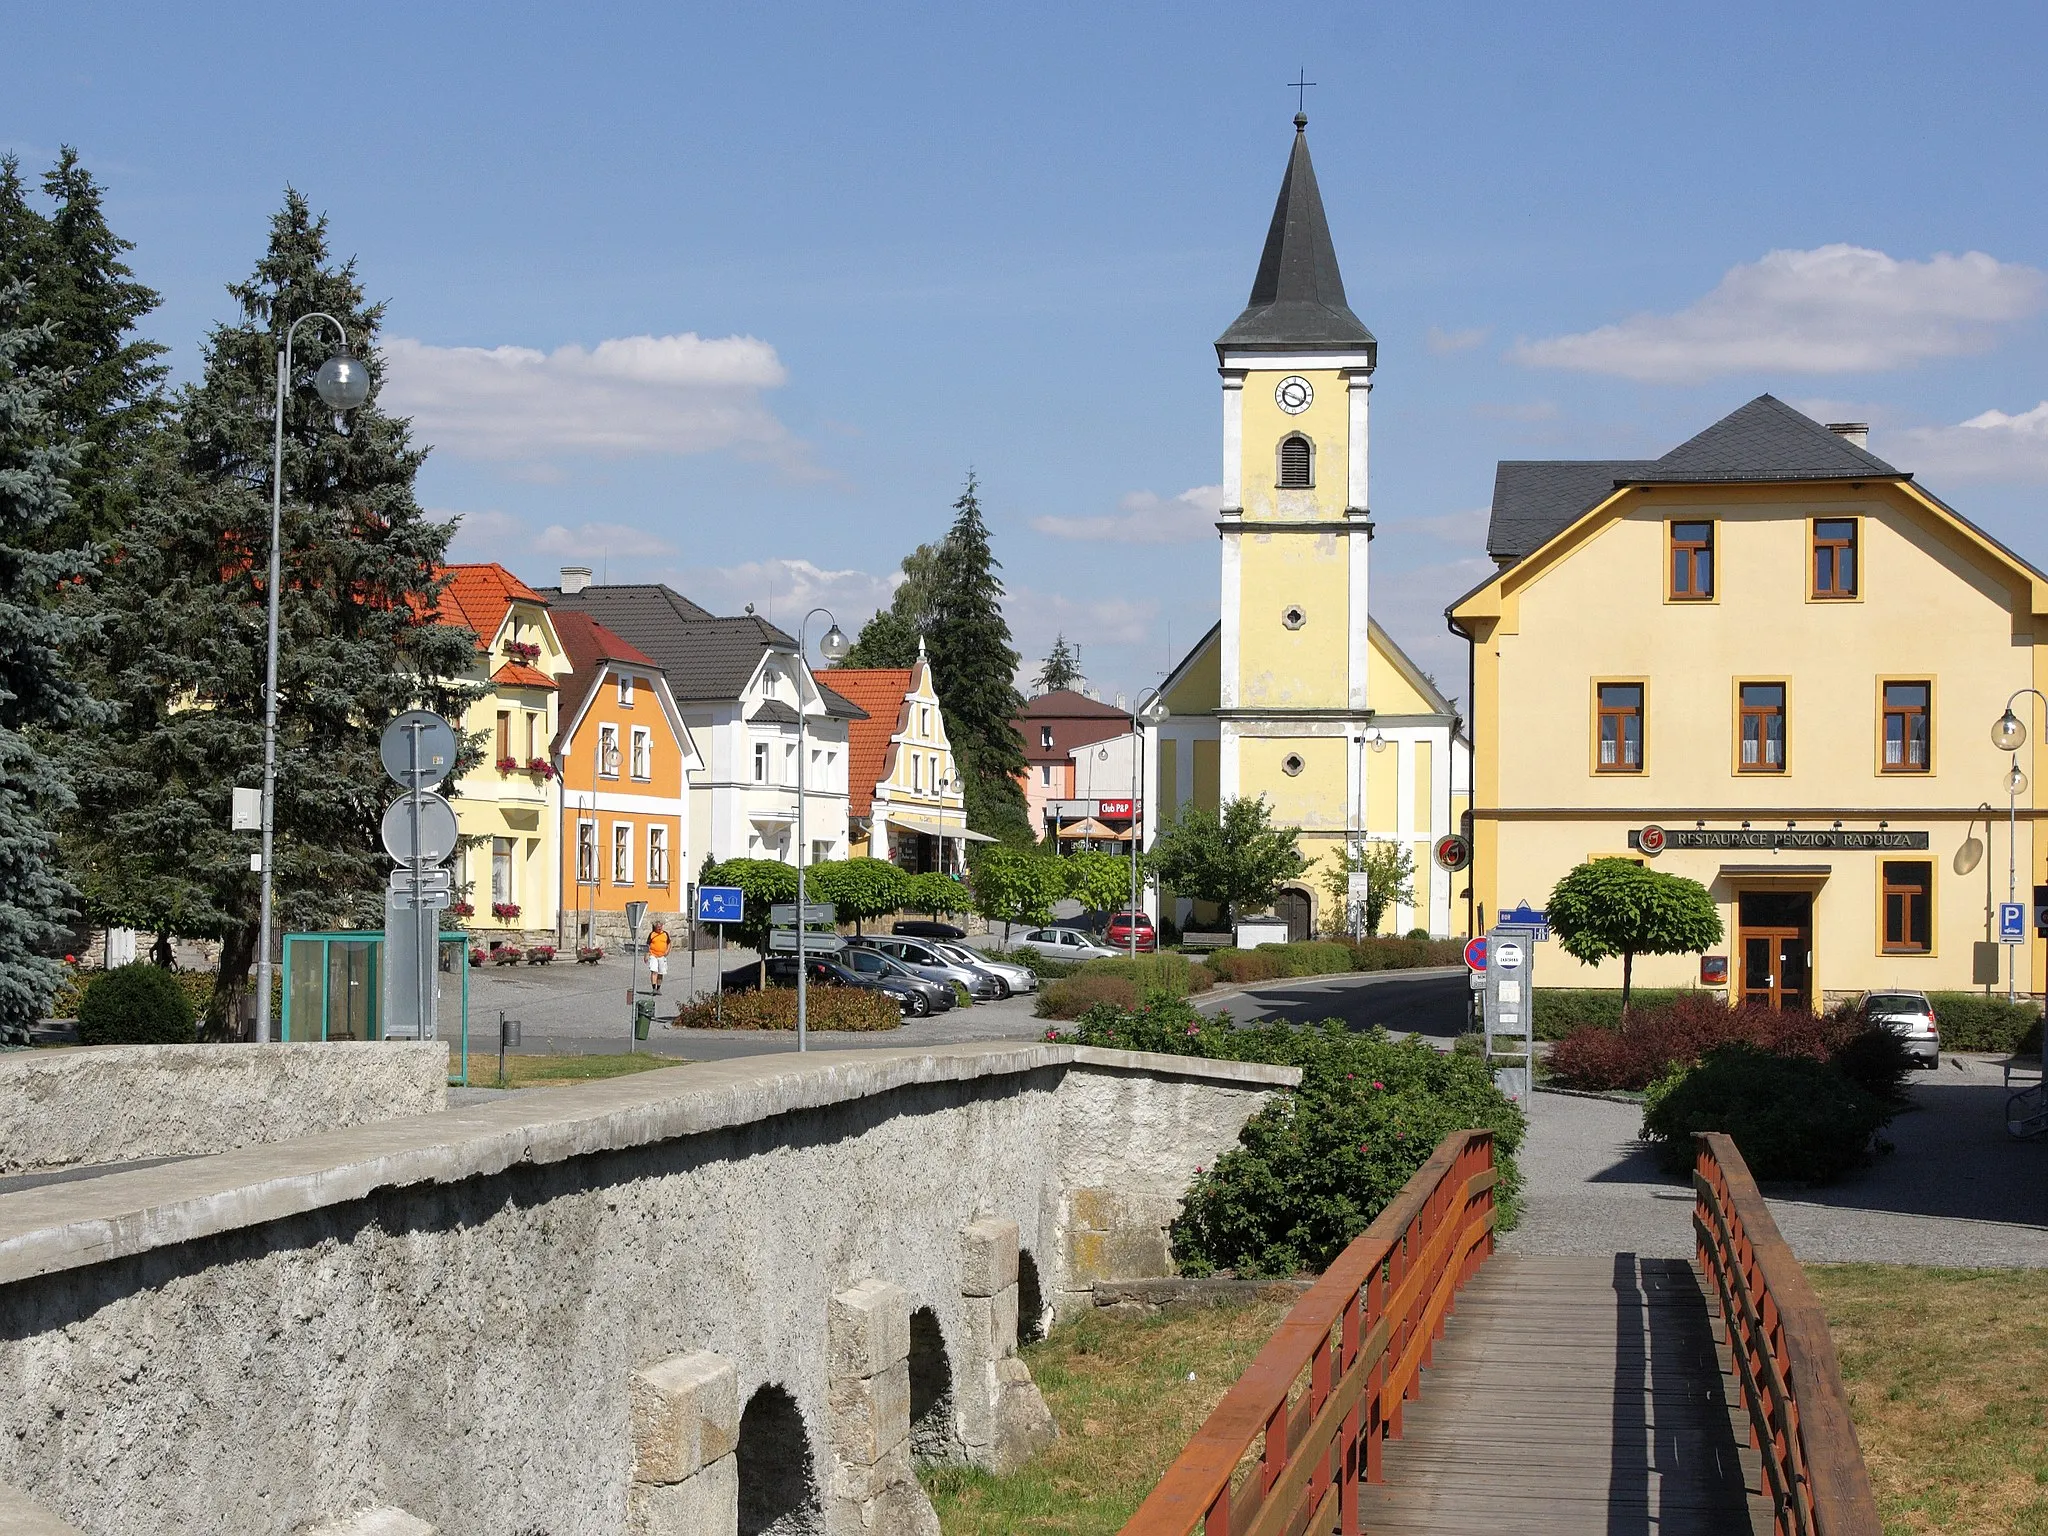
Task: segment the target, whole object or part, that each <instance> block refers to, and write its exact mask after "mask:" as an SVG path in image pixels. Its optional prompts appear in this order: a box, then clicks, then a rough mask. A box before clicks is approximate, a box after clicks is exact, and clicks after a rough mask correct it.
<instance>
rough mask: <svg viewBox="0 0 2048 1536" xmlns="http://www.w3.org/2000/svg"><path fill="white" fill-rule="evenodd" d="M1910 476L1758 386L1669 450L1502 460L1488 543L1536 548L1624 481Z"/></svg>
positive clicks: (1501, 555) (1503, 554)
mask: <svg viewBox="0 0 2048 1536" xmlns="http://www.w3.org/2000/svg"><path fill="white" fill-rule="evenodd" d="M1911 478H1912V477H1911V476H1910V475H1908V474H1906V473H1905V472H1904V471H1902V470H1899V469H1895V468H1893V467H1892V466H1891V465H1889V464H1887V463H1885V461H1884V460H1883V459H1880V458H1879V457H1878V456H1877V455H1876V454H1874V453H1870V452H1868V451H1866V450H1865V449H1862V448H1859V447H1857V446H1856V445H1855V444H1854V443H1852V442H1850V441H1849V440H1848V439H1847V438H1846V437H1843V436H1842V435H1841V434H1840V433H1839V432H1833V431H1830V430H1829V429H1828V428H1826V427H1824V426H1822V425H1821V424H1820V423H1819V422H1817V421H1815V420H1814V419H1813V418H1812V417H1810V416H1807V415H1804V414H1802V413H1801V412H1799V411H1795V410H1794V409H1793V408H1792V407H1791V406H1789V405H1787V404H1785V402H1784V401H1782V400H1780V399H1778V398H1777V397H1776V396H1774V395H1758V396H1757V397H1756V399H1754V400H1752V401H1750V402H1749V404H1747V405H1745V406H1742V407H1740V408H1739V409H1737V410H1733V411H1730V412H1729V413H1728V414H1727V415H1726V416H1723V417H1722V418H1721V419H1720V420H1719V421H1717V422H1715V423H1714V424H1713V425H1712V426H1711V427H1708V428H1707V429H1706V431H1704V432H1702V433H1700V434H1699V435H1698V436H1696V437H1692V438H1688V439H1687V440H1686V441H1685V442H1683V443H1680V444H1679V445H1678V446H1677V447H1676V448H1674V449H1672V450H1671V451H1670V452H1669V453H1667V454H1665V455H1664V457H1662V458H1661V459H1503V460H1501V462H1500V464H1499V466H1498V467H1497V468H1496V469H1495V471H1494V480H1493V518H1492V521H1491V522H1490V523H1489V524H1488V525H1487V530H1486V552H1487V553H1488V554H1489V555H1491V556H1493V558H1494V559H1495V560H1499V561H1504V562H1510V563H1511V562H1513V561H1516V560H1520V559H1522V558H1524V557H1525V556H1527V555H1530V554H1533V553H1534V552H1535V551H1536V550H1537V549H1539V548H1540V547H1542V546H1543V545H1544V544H1547V543H1549V542H1550V540H1551V539H1553V538H1554V537H1556V536H1557V535H1558V534H1560V533H1562V532H1563V531H1564V530H1565V529H1567V528H1569V527H1570V526H1571V525H1572V524H1573V523H1575V522H1577V521H1578V520H1579V518H1580V517H1582V516H1584V515H1585V514H1586V513H1587V512H1589V511H1591V510H1592V508H1594V507H1595V506H1597V505H1598V504H1599V503H1600V502H1602V501H1604V500H1606V499H1607V497H1608V496H1610V495H1612V494H1613V493H1614V491H1615V490H1616V489H1617V488H1618V487H1620V486H1624V485H1651V484H1656V485H1662V484H1673V483H1679V484H1691V483H1698V482H1705V481H1727V482H1737V481H1740V482H1747V483H1758V482H1769V481H1788V480H1790V481H1807V480H1880V479H1883V480H1907V479H1911Z"/></svg>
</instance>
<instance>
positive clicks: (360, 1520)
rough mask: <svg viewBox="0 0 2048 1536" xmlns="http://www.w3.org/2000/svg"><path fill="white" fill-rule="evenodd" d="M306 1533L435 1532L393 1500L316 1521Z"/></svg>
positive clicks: (411, 1535)
mask: <svg viewBox="0 0 2048 1536" xmlns="http://www.w3.org/2000/svg"><path fill="white" fill-rule="evenodd" d="M306 1536H434V1528H433V1527H432V1526H431V1525H429V1524H427V1522H426V1521H424V1520H421V1519H418V1518H417V1517H415V1516H413V1515H408V1514H407V1513H406V1512H405V1511H404V1510H402V1509H395V1508H393V1507H392V1506H391V1505H389V1504H385V1505H380V1506H379V1507H377V1508H376V1509H365V1510H360V1511H358V1512H357V1513H355V1514H353V1515H350V1516H349V1517H348V1518H347V1519H345V1520H334V1521H330V1522H329V1523H328V1524H326V1525H316V1526H314V1527H313V1529H312V1530H310V1531H308V1532H307V1533H306Z"/></svg>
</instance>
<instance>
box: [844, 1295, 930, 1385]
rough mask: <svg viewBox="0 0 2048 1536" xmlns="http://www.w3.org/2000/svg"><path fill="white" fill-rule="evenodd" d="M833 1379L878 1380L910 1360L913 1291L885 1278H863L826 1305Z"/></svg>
mask: <svg viewBox="0 0 2048 1536" xmlns="http://www.w3.org/2000/svg"><path fill="white" fill-rule="evenodd" d="M825 1335H826V1359H825V1370H826V1374H827V1375H829V1376H875V1375H879V1374H880V1373H881V1372H883V1371H886V1370H887V1369H888V1368H889V1367H890V1366H892V1365H895V1364H897V1363H898V1362H899V1361H903V1360H908V1359H909V1358H910V1293H909V1292H907V1291H905V1290H904V1289H903V1287H902V1286H900V1285H891V1284H890V1283H889V1282H888V1281H886V1280H873V1279H870V1280H863V1281H861V1282H860V1284H858V1285H856V1286H854V1287H852V1288H851V1289H849V1290H844V1291H841V1292H839V1294H838V1295H836V1296H834V1297H833V1298H832V1300H831V1301H830V1302H829V1303H827V1305H826V1318H825Z"/></svg>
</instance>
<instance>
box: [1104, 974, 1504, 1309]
mask: <svg viewBox="0 0 2048 1536" xmlns="http://www.w3.org/2000/svg"><path fill="white" fill-rule="evenodd" d="M1069 1038H1070V1039H1072V1040H1074V1041H1076V1042H1077V1043H1079V1044H1083V1045H1099V1046H1106V1047H1110V1048H1112V1049H1118V1050H1138V1051H1161V1052H1166V1053H1169V1054H1174V1055H1183V1056H1203V1057H1209V1058H1213V1059H1221V1060H1227V1061H1263V1062H1273V1063H1277V1064H1279V1065H1282V1066H1294V1067H1299V1068H1301V1074H1302V1077H1301V1086H1300V1088H1299V1089H1298V1090H1297V1091H1296V1092H1294V1093H1293V1094H1291V1095H1288V1096H1286V1097H1284V1098H1282V1099H1280V1100H1277V1101H1276V1102H1274V1103H1272V1104H1270V1105H1268V1106H1267V1107H1266V1108H1265V1109H1263V1110H1261V1111H1260V1112H1259V1113H1258V1114H1256V1115H1254V1116H1253V1117H1252V1118H1251V1120H1250V1121H1249V1122H1247V1124H1246V1125H1245V1128H1244V1130H1243V1132H1242V1133H1241V1134H1240V1135H1239V1137H1238V1144H1237V1146H1235V1147H1233V1148H1232V1149H1231V1150H1230V1151H1228V1152H1226V1153H1224V1154H1223V1156H1222V1157H1221V1158H1220V1159H1219V1160H1218V1161H1217V1163H1216V1164H1215V1166H1214V1167H1213V1168H1208V1169H1202V1170H1198V1171H1197V1173H1196V1175H1195V1181H1194V1183H1193V1184H1192V1185H1191V1186H1190V1187H1189V1189H1188V1193H1187V1197H1186V1200H1185V1202H1184V1204H1183V1206H1182V1208H1181V1213H1180V1215H1179V1217H1178V1218H1176V1220H1175V1221H1174V1224H1173V1228H1172V1238H1173V1250H1174V1257H1175V1259H1176V1260H1177V1261H1178V1262H1179V1264H1180V1267H1181V1269H1182V1271H1183V1272H1185V1273H1188V1274H1209V1273H1213V1272H1214V1271H1216V1270H1219V1269H1229V1270H1233V1271H1235V1272H1236V1273H1238V1274H1242V1275H1290V1274H1296V1273H1299V1272H1301V1271H1304V1270H1319V1269H1321V1268H1323V1267H1324V1266H1326V1265H1327V1264H1328V1263H1329V1262H1330V1260H1331V1259H1333V1258H1335V1257H1336V1255H1337V1254H1338V1253H1339V1252H1341V1251H1342V1250H1343V1248H1344V1246H1345V1244H1347V1243H1349V1242H1350V1241H1351V1240H1352V1239H1353V1238H1355V1237H1356V1236H1358V1234H1359V1233H1360V1232H1363V1231H1364V1230H1365V1228H1366V1227H1367V1225H1368V1224H1369V1223H1370V1222H1371V1221H1372V1219H1373V1217H1375V1216H1377V1215H1378V1214H1379V1213H1380V1211H1381V1210H1382V1209H1383V1208H1384V1207H1385V1206H1386V1204H1387V1202H1388V1201H1390V1200H1391V1199H1393V1197H1394V1196H1395V1195H1396V1194H1397V1193H1398V1192H1399V1191H1400V1189H1401V1186H1402V1185H1404V1184H1405V1183H1407V1181H1408V1179H1409V1178H1410V1177H1411V1176H1412V1175H1413V1174H1414V1173H1415V1171H1416V1169H1418V1168H1420V1167H1421V1166H1422V1164H1423V1163H1424V1162H1425V1161H1427V1160H1428V1158H1429V1155H1430V1153H1432V1152H1433V1151H1435V1150H1436V1147H1437V1144H1438V1143H1439V1142H1441V1141H1442V1140H1443V1138H1444V1137H1445V1136H1447V1135H1449V1134H1450V1133H1451V1132H1452V1131H1457V1130H1464V1129H1467V1128H1469V1127H1485V1128H1490V1129H1491V1130H1493V1132H1494V1133H1495V1138H1496V1139H1495V1153H1496V1157H1497V1160H1498V1166H1499V1168H1500V1172H1501V1179H1500V1183H1499V1184H1498V1185H1497V1186H1496V1189H1495V1194H1496V1197H1497V1198H1498V1199H1499V1201H1500V1203H1501V1225H1502V1226H1503V1227H1506V1226H1511V1225H1512V1224H1513V1217H1514V1213H1515V1207H1516V1201H1517V1192H1518V1191H1519V1188H1520V1177H1519V1173H1518V1170H1517V1169H1516V1166H1515V1159H1514V1153H1515V1150H1516V1148H1517V1147H1519V1146H1520V1144H1521V1139H1522V1132H1523V1124H1524V1122H1523V1119H1522V1113H1521V1111H1520V1110H1519V1109H1517V1108H1516V1107H1515V1106H1514V1105H1513V1104H1512V1103H1510V1102H1509V1101H1508V1099H1507V1098H1506V1097H1505V1096H1504V1095H1502V1094H1501V1093H1500V1091H1499V1090H1498V1089H1496V1088H1495V1087H1494V1086H1493V1080H1492V1077H1491V1075H1490V1074H1489V1073H1488V1072H1487V1070H1486V1065H1485V1063H1484V1061H1482V1060H1481V1059H1480V1058H1478V1057H1476V1056H1474V1055H1471V1054H1469V1053H1464V1052H1458V1053H1453V1054H1450V1055H1445V1054H1442V1053H1439V1052H1438V1051H1436V1050H1433V1049H1432V1048H1431V1047H1430V1046H1428V1045H1426V1044H1424V1043H1422V1042H1421V1041H1420V1040H1414V1039H1409V1040H1403V1041H1399V1042H1396V1041H1393V1040H1391V1039H1389V1038H1388V1036H1387V1035H1386V1033H1385V1032H1384V1031H1383V1030H1378V1029H1371V1030H1362V1031H1354V1030H1351V1029H1349V1028H1347V1027H1346V1026H1345V1025H1344V1024H1342V1023H1341V1022H1340V1021H1338V1020H1335V1019H1332V1020H1330V1021H1328V1022H1326V1023H1324V1024H1321V1025H1306V1026H1301V1027H1296V1026H1293V1025H1287V1024H1264V1025H1258V1026H1256V1027H1252V1028H1243V1029H1239V1028H1233V1027H1231V1026H1230V1025H1229V1024H1228V1023H1227V1022H1224V1021H1219V1020H1217V1019H1213V1018H1210V1017H1207V1016H1205V1015H1203V1014H1201V1013H1199V1012H1197V1011H1196V1010H1195V1009H1194V1008H1192V1007H1190V1006H1189V1005H1188V1004H1186V1003H1184V1002H1175V1001H1169V1000H1165V999H1157V1000H1154V1001H1151V1002H1148V1003H1147V1004H1146V1005H1145V1006H1144V1007H1142V1008H1138V1009H1135V1010H1133V1009H1122V1008H1115V1007H1104V1008H1098V1009H1094V1010H1091V1011H1090V1012H1089V1013H1088V1014H1087V1015H1086V1016H1085V1017H1084V1018H1083V1019H1082V1020H1081V1027H1080V1028H1079V1029H1078V1030H1076V1031H1075V1032H1074V1033H1073V1034H1072V1035H1071V1036H1070V1037H1069Z"/></svg>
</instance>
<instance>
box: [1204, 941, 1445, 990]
mask: <svg viewBox="0 0 2048 1536" xmlns="http://www.w3.org/2000/svg"><path fill="white" fill-rule="evenodd" d="M1464 952H1465V946H1464V944H1463V943H1461V942H1460V941H1459V940H1457V939H1364V940H1361V941H1360V942H1359V943H1356V944H1344V943H1338V942H1336V941H1334V940H1330V939H1314V940H1309V941H1307V942H1305V943H1300V944H1261V945H1260V946H1259V947H1258V948H1257V949H1229V948H1225V949H1218V950H1212V951H1211V952H1210V954H1209V962H1208V963H1209V968H1210V969H1211V970H1213V971H1214V972H1215V973H1216V974H1217V975H1218V976H1220V977H1221V978H1222V979H1223V980H1225V981H1281V980H1285V979H1287V978H1289V977H1294V976H1334V975H1340V974H1342V973H1343V972H1346V971H1410V970H1420V969H1422V968H1424V967H1430V966H1447V965H1457V964H1459V963H1460V962H1461V960H1462V958H1463V955H1464Z"/></svg>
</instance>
